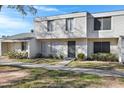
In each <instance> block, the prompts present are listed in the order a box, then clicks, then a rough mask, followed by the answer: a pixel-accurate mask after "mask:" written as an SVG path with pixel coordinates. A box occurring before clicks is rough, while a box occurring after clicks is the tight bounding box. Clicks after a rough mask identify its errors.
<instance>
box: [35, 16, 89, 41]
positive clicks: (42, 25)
mask: <svg viewBox="0 0 124 93" xmlns="http://www.w3.org/2000/svg"><path fill="white" fill-rule="evenodd" d="M65 16H66V15H65ZM66 18H70V17H69V16H68V17H65V18H60V19H59V18H58V19H53V20H54V21H53V29H54V30H53V31H51V32H48V31H47V20H41V21H35V23H34V24H35V27H34V31H35V34H36V37H37V38H39V39H50V38H57V39H58V38H80V37H86V35H87V32H86V28H87V27H86V21H87V19H86V14H85V15H80V16H76V14H75V15H73V17H72V18H74V19H73V30H72V31H66V30H65V27H66ZM51 20H52V17H51Z"/></svg>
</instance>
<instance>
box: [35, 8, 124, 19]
mask: <svg viewBox="0 0 124 93" xmlns="http://www.w3.org/2000/svg"><path fill="white" fill-rule="evenodd" d="M121 11H124V9H120V10H112V11H103V12H94V13H90V12H88V11H76V12H71V13H69V12H68V13H64V14H56V15H51V16H50V15H49V16H37V17H35V18H42V17H44V18H45V17H54V16H61V15H68V14H76V13H89V14H99V13H109V12H121ZM35 18H34V19H35Z"/></svg>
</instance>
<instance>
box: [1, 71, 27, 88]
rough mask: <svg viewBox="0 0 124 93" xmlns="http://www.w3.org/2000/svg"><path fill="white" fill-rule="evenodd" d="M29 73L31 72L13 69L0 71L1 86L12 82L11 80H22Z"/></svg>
mask: <svg viewBox="0 0 124 93" xmlns="http://www.w3.org/2000/svg"><path fill="white" fill-rule="evenodd" d="M28 75H29V73H28V72H26V71H11V72H5V73H4V72H3V73H0V86H1V85H8V84H11V82H14V81H17V80H20V79H22V78H24V77H26V76H28Z"/></svg>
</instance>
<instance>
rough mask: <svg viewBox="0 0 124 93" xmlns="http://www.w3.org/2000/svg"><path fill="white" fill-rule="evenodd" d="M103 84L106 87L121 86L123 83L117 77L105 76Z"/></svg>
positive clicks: (123, 85)
mask: <svg viewBox="0 0 124 93" xmlns="http://www.w3.org/2000/svg"><path fill="white" fill-rule="evenodd" d="M103 86H104V87H106V88H123V87H124V83H123V82H120V81H119V79H118V78H115V77H105V80H104V85H103Z"/></svg>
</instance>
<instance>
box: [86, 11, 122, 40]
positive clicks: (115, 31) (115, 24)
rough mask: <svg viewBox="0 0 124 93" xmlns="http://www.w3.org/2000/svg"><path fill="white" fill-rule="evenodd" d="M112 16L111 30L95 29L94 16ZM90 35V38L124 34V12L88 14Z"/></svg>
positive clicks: (112, 36)
mask: <svg viewBox="0 0 124 93" xmlns="http://www.w3.org/2000/svg"><path fill="white" fill-rule="evenodd" d="M107 16H111V30H97V31H94V18H95V17H107ZM87 22H88V23H87V24H88V25H87V26H88V29H87V30H88V37H89V38H117V37H118V38H119V36H121V35H124V28H123V24H124V14H121V13H120V12H118V13H114V12H113V13H111V12H110V13H109V12H108V13H96V14H92V16H91V15H90V14H89V16H88V21H87Z"/></svg>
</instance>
